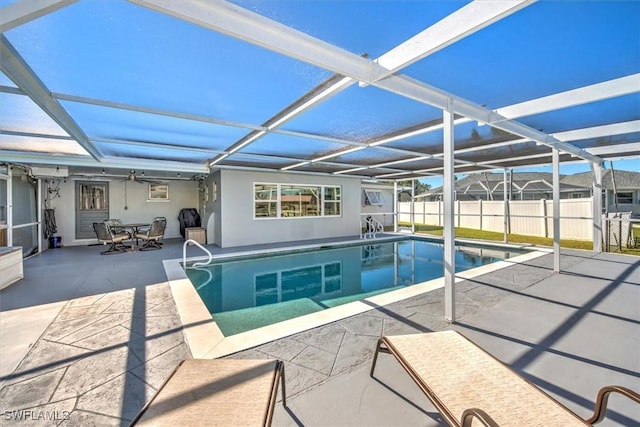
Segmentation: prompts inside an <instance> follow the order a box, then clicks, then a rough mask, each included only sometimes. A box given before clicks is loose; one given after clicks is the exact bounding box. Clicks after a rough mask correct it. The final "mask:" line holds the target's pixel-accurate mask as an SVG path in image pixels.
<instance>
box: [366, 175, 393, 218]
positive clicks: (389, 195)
mask: <svg viewBox="0 0 640 427" xmlns="http://www.w3.org/2000/svg"><path fill="white" fill-rule="evenodd" d="M365 190H372V191H379V192H380V193H382V196H383V197H384V204H383V205H382V206H378V205H368V204H366V203H365V199H366V197H365V193H364V192H365ZM360 195H361V207H362V210H361V213H362V216H367V215H371V216H372V217H373V218H375V219H377V220H378V221H380V222H381V223H382V225H384V226H388V227H391V226H393V223H394V215H393V203H394V200H395V199H394V197H393V187H392V186H391V187H389V186H387V185H375V184H373V185H367V184H363V185H362V191H361V194H360Z"/></svg>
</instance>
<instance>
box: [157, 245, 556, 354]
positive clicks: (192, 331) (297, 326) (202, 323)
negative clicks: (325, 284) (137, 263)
mask: <svg viewBox="0 0 640 427" xmlns="http://www.w3.org/2000/svg"><path fill="white" fill-rule="evenodd" d="M398 237H410V236H407V235H406V234H404V235H402V236H394V237H391V238H380V239H376V240H370V241H375V242H377V243H379V242H384V241H386V240H397V239H398ZM412 237H417V238H420V239H424V238H423V237H422V236H412ZM425 240H432V239H431V238H426V239H425ZM436 240H437V239H436ZM457 242H459V243H472V244H475V245H478V244H480V245H481V246H487V247H490V248H502V249H509V248H517V249H525V250H530V251H531V252H529V253H526V254H522V255H518V256H516V257H513V258H509V259H507V260H503V261H498V262H494V263H491V264H487V265H483V266H480V267H476V268H473V269H470V270H466V271H463V272H461V273H458V274H456V279H455V281H456V283H458V282H462V281H464V280H466V279H471V278H474V277H477V276H481V275H483V274H487V273H491V272H493V271H496V270H500V269H502V268H505V267H508V266H511V265H514V264H519V263H523V262H526V261H530V260H532V259H535V258H538V257H540V256H542V255H545V254H548V253H549V252H551V250H550V249H547V248H539V247H531V246H523V245H513V244H495V243H494V244H492V243H485V242H477V241H470V240H462V239H460V240H457ZM362 243H363V241H362V240H353V241H346V242H345V241H341V242H337V243H335V244H331V245H330V246H332V247H335V246H348V245H352V244H362ZM323 246H327V244H326V243H324V244H315V245H305V246H293V247H286V248H275V249H268V250H255V251H243V252H235V253H226V254H220V255H214V257H213V259H214V260H218V261H219V260H223V259H225V258H231V257H234V258H235V257H238V256H255V255H260V254H269V255H273V254H274V253H277V252H285V251H287V252H288V251H291V250H295V251H298V250H308V249H318V248H320V247H323ZM201 259H203V258H189V259H188V261H199V260H201ZM181 261H182V260H181V259H172V260H165V261H163V263H164V268H165V272H166V274H167V279H168V281H169V285H170V287H171V293H172V295H173V298H174V301H175V304H176V308H177V311H178V315H179V316H180V320H181V322H182V325H183V330H184V335H185V340H186V342H187V345H188V346H189V348H190V350H191V355H192V356H193V357H194V358H204V359H213V358H217V357H222V356H226V355H229V354H232V353H236V352H238V351H242V350H246V349H249V348H252V347H256V346H258V345H261V344H265V343H267V342H270V341H273V340H276V339H280V338H284V337H287V336H289V335H293V334H296V333H299V332H303V331H306V330H309V329H312V328H316V327H319V326H322V325H325V324H328V323H331V322H335V321H338V320H341V319H345V318H347V317H351V316H354V315H356V314H361V313H364V312H366V311H369V310H373V309H374V308H376V307H381V306H385V305H389V304H391V303H394V302H397V301H401V300H404V299H407V298H410V297H414V296H417V295H421V294H424V293H426V292H431V291H433V290H436V289H440V288H442V287H444V277H440V278H437V279H433V280H429V281H426V282H423V283H419V284H416V285H412V286H408V287H405V288H400V289H397V290H394V291H389V292H386V293H383V294H379V295H375V296H372V297H369V298H365V299H364V300H361V301H353V302H350V303H347V304H343V305H339V306H337V307H333V308H328V309H326V310H322V311H319V312H315V313H310V314H307V315H304V316H300V317H296V318H294V319H290V320H285V321H282V322H278V323H275V324H272V325H268V326H264V327H261V328H257V329H253V330H251V331H246V332H242V333H239V334H236V335H231V336H228V337H225V336H224V334H223V333H222V331H221V330H220V328H219V327H218V325H217V324H216V322H215V321H214V320H213V317H212V316H211V314H210V313H209V310H208V309H207V308H206V306H205V304H204V302H203V301H202V299H201V298H200V296H199V295H198V292H197V291H196V289H195V287H194V286H193V284H192V283H191V281H190V280H189V278H188V277H187V274H186V272H185V270H184V269H183V268H182V265H181Z"/></svg>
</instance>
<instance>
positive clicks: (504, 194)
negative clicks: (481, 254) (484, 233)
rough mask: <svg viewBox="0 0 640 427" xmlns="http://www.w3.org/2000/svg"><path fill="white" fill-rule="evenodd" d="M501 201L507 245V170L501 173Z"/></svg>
mask: <svg viewBox="0 0 640 427" xmlns="http://www.w3.org/2000/svg"><path fill="white" fill-rule="evenodd" d="M502 200H504V206H503V214H502V216H503V223H504V239H503V240H504V242H505V243H507V242H508V241H509V230H508V224H509V223H508V221H509V192H508V188H507V169H504V170H503V171H502Z"/></svg>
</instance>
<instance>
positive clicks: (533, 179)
mask: <svg viewBox="0 0 640 427" xmlns="http://www.w3.org/2000/svg"><path fill="white" fill-rule="evenodd" d="M613 175H615V181H616V190H618V191H621V190H640V173H639V172H630V171H614V173H613ZM503 180H504V175H503V174H502V173H478V174H472V175H467V176H465V177H464V178H461V179H459V180H457V181H456V182H455V191H457V192H460V193H476V194H477V193H479V192H486V191H487V190H486V189H487V188H489V189H490V190H492V191H494V192H495V191H502V183H503ZM507 180H510V181H511V182H512V183H513V191H514V192H518V191H520V190H521V189H522V191H525V192H532V191H533V192H540V191H548V190H551V185H552V183H553V174H552V173H550V172H520V173H519V172H515V173H514V174H513V177H512V178H510V177H509V176H507ZM592 185H593V178H592V174H591V172H584V173H578V174H575V175H560V191H561V192H567V191H584V190H587V189H591V187H592ZM602 185H603V187H604V188H606V189H608V190H613V180H612V174H611V170H605V171H604V173H603V177H602ZM440 193H442V187H438V188H434V189H432V190H431V191H429V192H427V193H423V194H419V195H417V196H416V197H427V196H430V195H435V194H440Z"/></svg>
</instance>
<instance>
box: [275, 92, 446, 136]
mask: <svg viewBox="0 0 640 427" xmlns="http://www.w3.org/2000/svg"><path fill="white" fill-rule="evenodd" d="M441 116H442V113H441V112H440V110H438V109H436V108H433V107H431V106H429V105H426V104H423V103H420V102H417V101H414V100H411V99H408V98H405V97H402V96H398V95H395V94H392V93H390V92H387V91H384V90H382V89H378V88H376V87H372V86H367V87H360V86H358V85H357V84H354V85H352V86H351V87H349V88H347V89H345V90H344V91H342V92H341V93H339V94H337V95H334V96H333V97H331V98H329V99H328V100H326V101H325V102H323V103H322V104H320V105H318V106H316V107H315V108H313V109H312V110H310V111H308V112H307V113H305V114H304V115H301V116H299V117H297V118H295V119H293V120H291V121H290V122H289V123H287V124H286V125H285V126H283V128H284V129H290V130H296V131H304V132H310V133H316V134H321V135H324V136H329V137H335V138H343V139H346V140H351V141H359V142H364V141H368V140H371V139H373V138H376V137H378V136H380V135H384V134H387V133H390V132H393V131H396V130H399V129H403V128H406V127H409V126H412V125H415V124H417V123H421V122H424V121H426V120H430V119H433V118H438V117H441Z"/></svg>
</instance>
